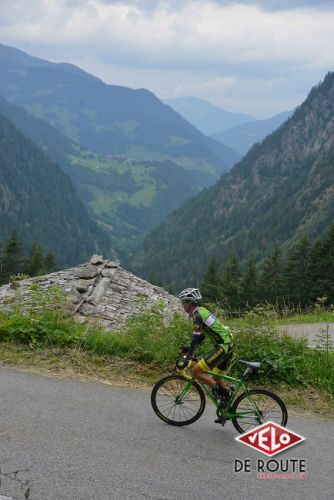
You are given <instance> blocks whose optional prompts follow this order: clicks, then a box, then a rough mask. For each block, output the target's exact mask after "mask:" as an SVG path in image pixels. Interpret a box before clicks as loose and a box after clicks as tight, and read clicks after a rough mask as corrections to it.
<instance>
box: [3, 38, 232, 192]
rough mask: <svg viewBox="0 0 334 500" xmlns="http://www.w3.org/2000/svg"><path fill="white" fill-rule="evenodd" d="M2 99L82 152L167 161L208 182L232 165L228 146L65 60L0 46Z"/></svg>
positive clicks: (147, 95)
mask: <svg viewBox="0 0 334 500" xmlns="http://www.w3.org/2000/svg"><path fill="white" fill-rule="evenodd" d="M0 95H2V96H3V97H4V98H5V99H7V100H8V101H9V102H10V103H12V104H16V105H20V106H23V107H24V108H25V109H26V110H27V111H29V112H30V113H31V114H33V115H34V116H35V117H37V118H42V119H43V120H45V121H46V122H47V123H49V124H50V125H52V126H54V127H55V128H56V129H57V130H58V131H59V132H61V133H63V134H65V135H67V137H69V138H70V139H71V140H72V141H74V142H76V143H77V144H79V146H80V147H81V148H84V149H87V150H91V151H94V152H96V153H101V154H113V155H124V156H126V157H129V158H134V159H139V160H171V161H173V162H174V163H176V164H178V165H179V166H181V167H183V168H184V169H186V170H187V171H188V172H189V173H190V174H194V177H196V175H197V174H198V172H200V173H201V174H202V177H205V180H206V184H204V185H208V184H210V183H211V184H212V183H213V182H215V181H216V180H217V178H219V176H220V175H221V173H222V172H224V171H226V170H227V169H228V168H229V167H230V164H229V160H225V155H226V151H228V152H230V150H229V149H227V148H225V147H224V146H223V145H222V144H220V143H219V142H218V141H215V140H214V139H212V138H208V137H205V136H204V135H203V134H202V133H201V132H200V131H199V130H197V129H196V128H195V127H194V126H192V125H191V124H190V123H188V122H187V121H186V120H184V119H183V118H182V117H181V116H180V115H179V114H178V113H176V112H175V111H174V110H173V109H172V108H170V107H169V106H167V105H166V104H163V103H162V102H161V101H160V100H159V99H157V98H156V97H155V95H154V94H152V93H151V92H149V91H148V90H145V89H138V90H133V89H130V88H126V87H120V86H116V85H107V84H105V83H104V82H103V81H101V80H100V79H98V78H96V77H94V76H92V75H90V74H88V73H86V72H85V71H83V70H81V69H79V68H77V67H75V66H73V65H71V64H65V63H58V64H56V63H51V62H48V61H44V60H42V59H38V58H35V57H31V56H29V55H28V54H26V53H24V52H21V51H19V50H17V49H14V48H13V47H8V46H5V45H0Z"/></svg>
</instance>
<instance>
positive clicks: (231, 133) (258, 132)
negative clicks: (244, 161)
mask: <svg viewBox="0 0 334 500" xmlns="http://www.w3.org/2000/svg"><path fill="white" fill-rule="evenodd" d="M292 114H293V111H285V112H283V113H280V114H278V115H275V116H273V117H271V118H267V119H266V120H255V121H250V122H248V123H242V124H241V125H237V126H236V127H232V128H229V129H226V130H223V129H222V131H220V132H219V133H218V134H214V135H213V137H214V139H216V140H217V141H220V142H221V143H222V144H224V145H226V146H229V147H230V148H232V149H233V150H234V151H236V152H237V153H239V155H240V156H244V155H245V154H246V153H247V151H249V150H250V148H251V147H252V146H253V144H255V143H256V142H261V141H262V140H263V139H264V138H265V137H266V136H267V135H269V134H271V133H272V132H274V130H276V129H277V128H278V127H279V126H280V125H282V123H284V122H285V121H286V120H287V119H288V118H290V116H291V115H292Z"/></svg>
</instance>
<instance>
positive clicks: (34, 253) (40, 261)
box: [27, 242, 47, 276]
mask: <svg viewBox="0 0 334 500" xmlns="http://www.w3.org/2000/svg"><path fill="white" fill-rule="evenodd" d="M27 271H28V274H29V276H40V275H42V274H45V273H46V272H47V271H46V267H45V259H44V255H43V253H42V249H41V246H40V244H39V243H37V242H35V243H33V245H32V247H31V251H30V255H29V259H28V264H27Z"/></svg>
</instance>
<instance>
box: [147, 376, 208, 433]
mask: <svg viewBox="0 0 334 500" xmlns="http://www.w3.org/2000/svg"><path fill="white" fill-rule="evenodd" d="M189 382H190V383H189ZM187 385H188V386H189V387H188V389H187V391H186V393H185V394H184V395H183V396H182V394H183V393H184V390H185V389H186V388H187V387H186V386H187ZM151 404H152V408H153V410H154V412H155V414H156V415H157V416H158V417H159V418H161V420H163V421H164V422H166V423H167V424H169V425H176V426H178V427H181V426H183V425H189V424H192V423H193V422H196V420H198V419H199V418H200V416H201V415H202V413H203V411H204V409H205V395H204V392H203V390H202V388H201V386H200V385H199V384H197V382H195V381H189V380H188V379H186V378H185V377H182V375H177V374H175V375H174V374H173V375H168V376H167V377H164V378H163V379H161V380H160V381H159V382H157V383H156V384H155V386H154V387H153V390H152V394H151Z"/></svg>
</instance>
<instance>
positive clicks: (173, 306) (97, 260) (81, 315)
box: [0, 255, 183, 330]
mask: <svg viewBox="0 0 334 500" xmlns="http://www.w3.org/2000/svg"><path fill="white" fill-rule="evenodd" d="M32 284H37V285H39V286H41V287H42V288H45V289H48V288H50V287H52V286H55V285H57V286H59V287H61V288H62V289H63V290H64V291H65V292H66V300H67V303H68V308H69V311H70V313H71V314H72V315H73V317H74V319H75V320H76V321H78V322H80V323H87V322H98V323H100V324H103V325H104V326H105V327H106V328H107V329H108V330H117V329H118V328H119V327H120V326H121V325H122V324H123V323H124V322H125V321H126V320H127V319H129V318H132V317H135V316H138V315H139V314H140V313H141V312H142V311H143V309H147V308H151V307H153V306H154V305H157V304H158V303H164V305H165V309H164V311H163V313H162V314H163V315H164V317H165V318H166V320H168V318H169V317H170V316H171V315H172V313H173V312H175V311H179V312H182V311H183V309H182V307H181V304H180V301H179V300H178V299H177V298H176V297H174V296H173V295H170V294H169V293H167V292H166V291H165V290H163V289H162V288H160V287H158V286H154V285H152V284H151V283H148V282H147V281H145V280H143V279H141V278H138V277H137V276H135V275H134V274H131V273H130V272H128V271H126V270H125V269H123V268H122V267H121V266H120V265H119V262H118V261H110V260H103V258H102V256H97V255H94V256H93V257H92V258H91V260H90V262H88V263H86V264H82V265H80V266H78V267H75V268H71V269H66V270H64V271H59V272H56V273H51V274H47V275H45V276H39V277H37V278H30V279H27V280H24V281H18V282H15V283H14V284H13V283H11V284H8V285H3V286H2V287H0V309H1V308H10V307H12V304H13V303H14V302H15V300H16V297H17V296H18V295H20V296H21V297H22V296H27V297H28V296H29V289H30V287H31V285H32Z"/></svg>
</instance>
